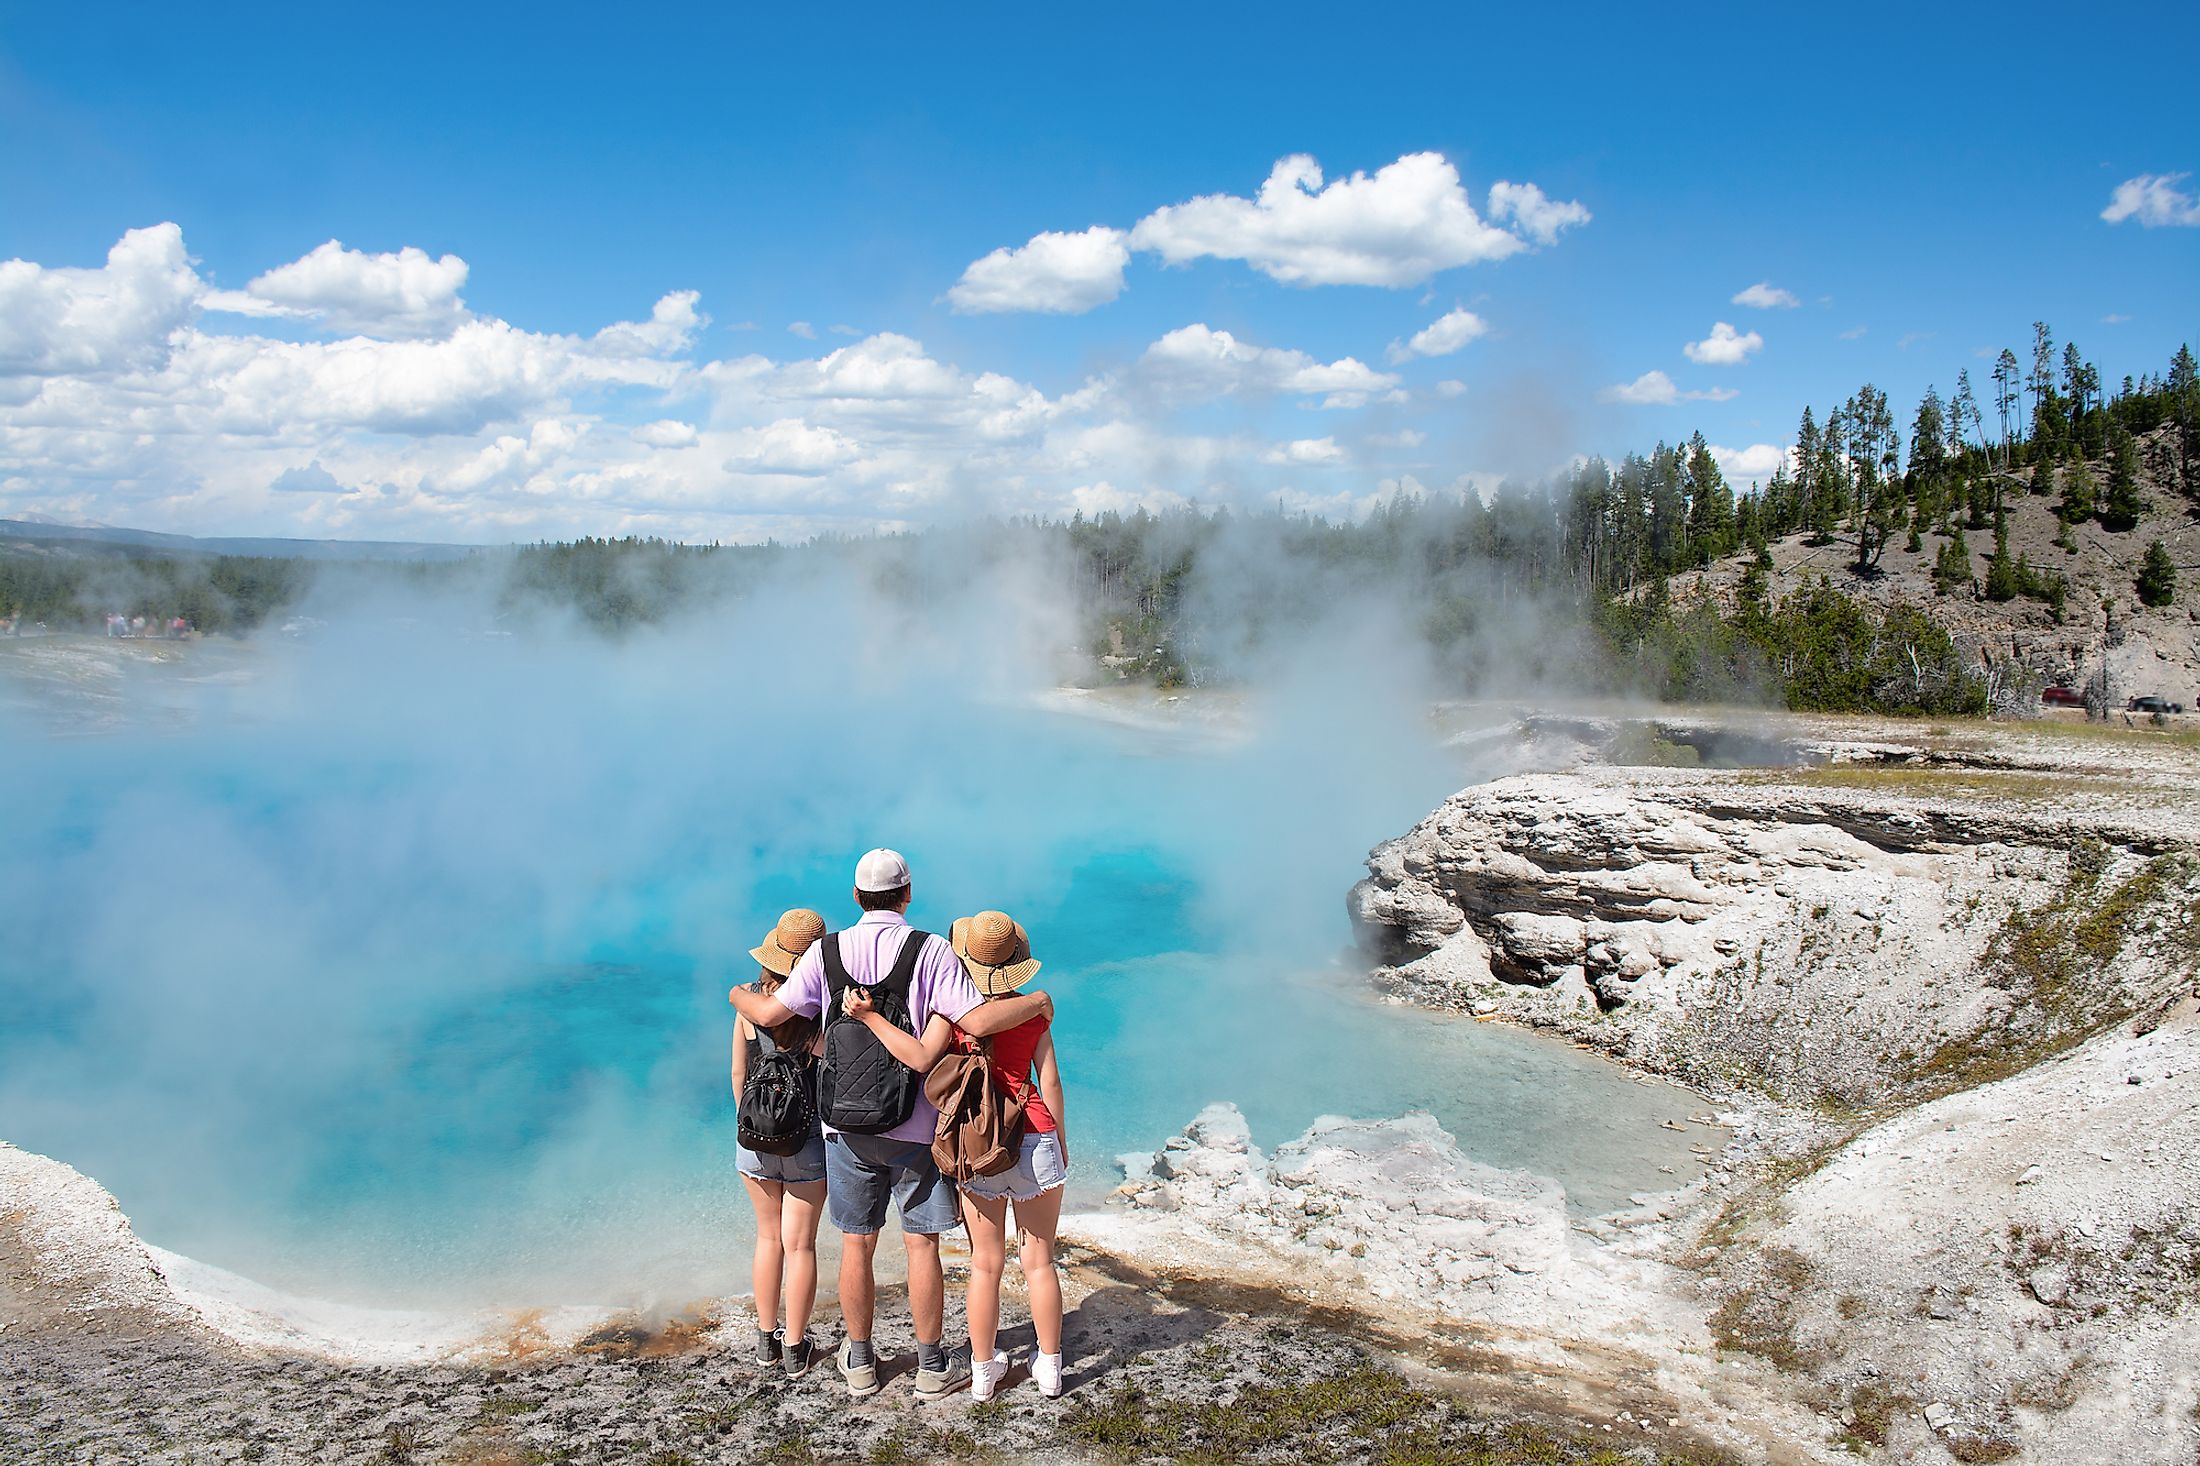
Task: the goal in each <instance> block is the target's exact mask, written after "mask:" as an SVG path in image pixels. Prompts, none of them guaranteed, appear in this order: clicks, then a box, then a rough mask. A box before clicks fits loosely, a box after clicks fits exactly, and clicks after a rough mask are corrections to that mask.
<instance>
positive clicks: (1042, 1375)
mask: <svg viewBox="0 0 2200 1466" xmlns="http://www.w3.org/2000/svg"><path fill="white" fill-rule="evenodd" d="M1031 1382H1032V1383H1033V1384H1035V1385H1037V1386H1038V1387H1039V1393H1040V1394H1042V1395H1044V1396H1046V1397H1047V1398H1048V1399H1049V1400H1059V1399H1061V1398H1062V1356H1061V1355H1059V1354H1033V1355H1032V1356H1031Z"/></svg>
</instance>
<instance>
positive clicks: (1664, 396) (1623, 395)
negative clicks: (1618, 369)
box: [1597, 371, 1680, 407]
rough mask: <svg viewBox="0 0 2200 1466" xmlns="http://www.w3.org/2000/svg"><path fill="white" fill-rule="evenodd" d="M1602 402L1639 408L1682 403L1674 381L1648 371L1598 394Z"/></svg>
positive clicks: (1662, 374) (1660, 373)
mask: <svg viewBox="0 0 2200 1466" xmlns="http://www.w3.org/2000/svg"><path fill="white" fill-rule="evenodd" d="M1597 397H1598V399H1599V400H1600V401H1604V402H1627V403H1632V404H1634V405H1635V406H1637V407H1665V406H1670V405H1671V404H1673V403H1675V402H1678V401H1680V388H1678V387H1676V386H1674V385H1673V379H1672V378H1671V377H1669V376H1667V375H1666V374H1665V373H1663V372H1660V371H1647V372H1644V373H1643V374H1642V375H1641V376H1639V377H1637V378H1635V380H1633V381H1632V382H1626V383H1623V384H1621V385H1620V386H1617V387H1606V388H1605V389H1604V390H1603V391H1602V392H1599V393H1598V394H1597Z"/></svg>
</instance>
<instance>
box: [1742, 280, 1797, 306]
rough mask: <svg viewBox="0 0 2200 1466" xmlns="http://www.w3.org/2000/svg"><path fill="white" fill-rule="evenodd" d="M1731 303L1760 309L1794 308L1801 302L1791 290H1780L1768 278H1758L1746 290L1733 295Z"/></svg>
mask: <svg viewBox="0 0 2200 1466" xmlns="http://www.w3.org/2000/svg"><path fill="white" fill-rule="evenodd" d="M1732 304H1734V305H1746V306H1750V307H1752V308H1753V309H1756V310H1761V311H1771V310H1786V311H1791V310H1794V309H1795V308H1796V307H1797V306H1799V305H1801V304H1802V302H1801V301H1800V300H1797V299H1796V298H1795V294H1794V292H1793V291H1788V290H1782V289H1781V288H1780V287H1779V286H1777V285H1775V284H1773V283H1772V282H1771V281H1769V280H1759V281H1758V282H1757V283H1756V284H1754V285H1752V286H1750V287H1749V288H1748V289H1747V290H1744V291H1741V292H1739V293H1738V294H1736V295H1735V297H1734V299H1733V301H1732Z"/></svg>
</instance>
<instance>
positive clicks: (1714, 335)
mask: <svg viewBox="0 0 2200 1466" xmlns="http://www.w3.org/2000/svg"><path fill="white" fill-rule="evenodd" d="M1764 344H1765V338H1764V337H1762V336H1760V335H1758V334H1757V333H1756V332H1755V331H1750V332H1747V333H1746V334H1745V333H1742V332H1738V331H1736V330H1735V329H1734V328H1733V327H1732V326H1730V325H1728V324H1727V323H1726V322H1724V321H1718V322H1715V323H1714V324H1713V325H1712V327H1711V334H1710V335H1709V336H1706V337H1705V338H1704V339H1703V340H1701V341H1691V342H1689V343H1688V344H1687V345H1685V346H1683V347H1682V348H1681V350H1682V351H1683V352H1684V353H1686V354H1687V357H1688V359H1689V360H1690V361H1692V362H1694V363H1696V365H1698V366H1740V365H1741V364H1742V363H1743V362H1744V361H1746V360H1748V358H1749V355H1750V353H1751V352H1753V351H1756V350H1758V349H1759V348H1761V347H1762V346H1763V345H1764Z"/></svg>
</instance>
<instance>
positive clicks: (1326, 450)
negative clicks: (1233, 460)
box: [1261, 438, 1344, 465]
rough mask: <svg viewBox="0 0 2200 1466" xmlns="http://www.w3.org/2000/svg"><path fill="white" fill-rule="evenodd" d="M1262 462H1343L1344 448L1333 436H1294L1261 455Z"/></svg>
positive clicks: (1306, 463)
mask: <svg viewBox="0 0 2200 1466" xmlns="http://www.w3.org/2000/svg"><path fill="white" fill-rule="evenodd" d="M1261 461H1262V462H1264V463H1285V464H1301V465H1316V464H1329V463H1342V462H1344V449H1342V448H1340V447H1338V446H1337V440H1336V439H1335V438H1295V439H1293V440H1292V441H1290V442H1288V443H1282V444H1278V445H1277V446H1276V447H1274V448H1271V449H1269V450H1268V451H1267V452H1266V453H1265V454H1263V455H1262V456H1261Z"/></svg>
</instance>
